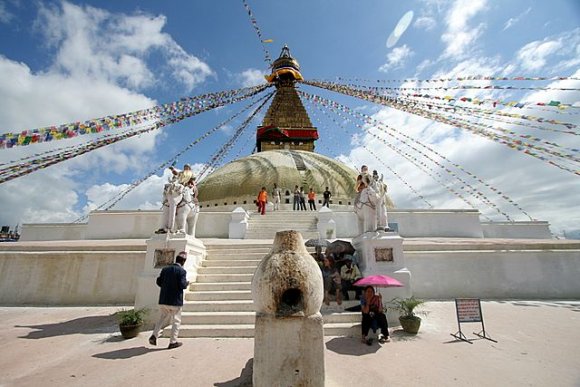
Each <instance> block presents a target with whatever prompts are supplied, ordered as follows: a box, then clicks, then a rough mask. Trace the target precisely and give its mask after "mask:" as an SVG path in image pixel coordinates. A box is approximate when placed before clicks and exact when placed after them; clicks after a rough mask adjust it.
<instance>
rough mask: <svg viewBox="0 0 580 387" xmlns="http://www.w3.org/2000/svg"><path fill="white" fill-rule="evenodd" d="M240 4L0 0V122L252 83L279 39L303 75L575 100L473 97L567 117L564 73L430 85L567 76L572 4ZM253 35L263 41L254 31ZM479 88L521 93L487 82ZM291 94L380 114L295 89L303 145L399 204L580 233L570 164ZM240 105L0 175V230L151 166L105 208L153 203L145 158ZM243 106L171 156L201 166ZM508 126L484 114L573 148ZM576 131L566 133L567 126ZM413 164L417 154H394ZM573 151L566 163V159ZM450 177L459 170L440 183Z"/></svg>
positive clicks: (55, 118) (6, 155) (561, 0)
mask: <svg viewBox="0 0 580 387" xmlns="http://www.w3.org/2000/svg"><path fill="white" fill-rule="evenodd" d="M247 4H248V5H249V7H250V8H251V12H252V17H253V21H254V23H252V22H251V20H250V17H249V15H248V12H247V10H246V8H245V7H244V3H243V1H241V0H240V1H232V0H230V1H225V0H222V1H217V0H199V1H195V2H193V1H186V0H174V1H171V2H160V1H137V0H124V1H116V2H111V1H97V0H94V1H42V2H40V1H20V0H0V101H2V103H0V133H7V132H20V131H22V130H25V129H33V128H39V127H44V126H49V125H59V124H65V123H68V122H76V121H84V120H91V119H96V118H99V117H103V116H107V115H116V114H121V113H127V112H132V111H136V110H139V109H144V108H149V107H152V106H155V105H159V104H163V103H169V102H172V101H176V100H179V99H180V98H182V97H187V96H197V95H201V94H205V93H219V92H221V91H224V90H230V89H238V88H241V87H247V86H254V85H258V84H261V83H264V79H263V75H264V74H267V73H268V62H267V61H266V60H265V56H266V55H265V51H264V50H267V51H268V54H269V56H270V57H271V58H273V59H275V58H277V57H278V55H279V53H280V50H281V48H282V47H283V46H284V44H287V45H288V46H289V48H290V52H291V54H292V56H293V57H295V58H296V59H297V60H298V61H299V62H300V65H301V71H302V74H303V76H304V78H305V79H306V80H318V81H328V82H342V83H351V84H356V85H373V86H376V85H381V86H385V87H390V88H403V89H405V90H400V91H399V92H401V93H412V91H408V88H413V87H422V88H429V89H425V90H423V91H422V92H423V93H426V92H427V93H429V95H430V97H431V98H434V97H435V96H437V97H444V96H452V97H457V98H460V97H470V98H480V99H487V100H500V101H519V102H525V103H529V104H533V103H536V102H549V101H553V100H555V101H561V102H562V103H565V104H570V105H574V104H576V106H574V107H571V108H568V109H557V108H552V109H550V108H548V107H545V108H544V109H543V110H535V108H532V107H528V106H526V108H525V109H519V110H517V111H516V110H514V109H515V108H513V107H506V106H503V105H501V104H500V105H498V106H496V107H492V106H491V105H485V106H482V107H481V109H485V110H487V111H491V110H493V111H495V112H503V113H506V114H507V113H510V112H511V113H513V112H515V113H516V114H520V115H522V114H529V115H535V116H540V115H541V116H543V117H546V118H548V119H550V118H553V119H557V120H560V121H564V122H569V123H573V124H575V125H578V124H580V119H579V118H578V117H579V116H578V113H580V110H579V109H578V108H577V107H580V92H579V91H578V89H579V88H580V81H577V80H569V79H568V80H548V81H511V82H503V83H502V82H491V81H476V82H471V83H469V84H470V85H476V86H477V88H474V89H449V90H443V89H442V87H453V86H457V85H461V84H462V83H460V82H458V81H456V80H454V79H456V78H459V77H468V76H494V77H500V76H501V77H509V78H515V77H549V78H552V77H569V78H580V23H579V22H580V3H579V2H577V1H574V0H558V1H552V2H546V1H528V0H526V1H524V0H507V1H501V2H500V1H490V0H457V1H442V0H425V1H405V2H398V1H377V0H368V1H364V2H354V1H346V0H332V1H331V0H319V1H312V0H298V1H293V2H291V3H290V2H280V1H266V0H247ZM404 22H406V23H404ZM401 23H402V24H407V28H404V27H405V26H404V25H401ZM256 29H258V31H256ZM257 32H259V33H260V36H261V38H262V39H272V43H262V42H260V39H259V38H258V33H257ZM417 80H422V81H423V82H419V81H417ZM426 80H446V81H438V82H433V83H429V82H425V81H426ZM387 81H389V82H387ZM463 84H464V85H465V82H464V83H463ZM488 85H499V86H502V85H504V86H506V85H508V86H514V87H518V88H523V87H526V88H529V90H521V89H501V90H490V89H484V87H485V86H488ZM540 87H550V88H571V89H576V90H538V88H540ZM299 90H301V91H303V92H305V93H308V94H310V95H317V96H322V97H324V98H327V99H329V100H332V101H336V102H339V103H341V104H343V105H345V106H347V107H348V108H349V109H352V111H354V112H356V113H361V114H365V115H367V116H368V117H370V119H371V120H375V121H374V122H377V123H381V125H382V124H386V125H388V127H389V128H390V130H391V132H390V133H391V134H386V132H384V131H381V130H380V129H377V124H373V125H371V124H368V123H366V124H365V123H362V122H360V121H359V122H357V121H356V120H354V119H349V118H348V117H347V116H346V115H342V116H340V115H335V114H334V113H333V112H332V111H329V110H328V109H326V110H325V108H321V107H320V105H318V104H317V103H316V102H311V101H309V100H308V99H306V98H303V101H304V105H305V107H306V109H307V110H308V112H309V114H310V115H311V119H312V122H313V124H314V125H315V126H316V127H318V130H319V134H320V140H319V141H318V142H317V144H316V150H317V151H318V152H320V153H322V154H325V155H328V156H330V157H333V158H337V159H339V160H342V161H344V162H345V163H347V164H349V165H352V166H353V167H360V165H363V164H366V165H368V166H369V167H370V169H371V170H372V169H376V170H378V171H379V173H381V174H384V178H385V180H386V182H387V184H388V186H389V193H390V195H391V197H392V199H393V201H394V203H395V206H396V207H397V208H401V209H414V208H428V207H433V208H438V209H448V208H450V209H460V208H470V205H473V206H474V207H475V208H478V209H479V210H480V211H481V212H482V220H483V221H505V220H506V217H505V215H502V214H507V215H508V216H509V218H510V219H512V220H516V221H528V220H530V219H537V220H543V221H548V222H549V223H550V227H551V230H552V232H553V233H554V234H555V235H557V236H560V237H562V236H564V235H565V236H567V237H578V238H580V208H579V207H580V206H579V204H578V203H579V200H578V197H579V193H580V184H579V183H580V176H578V175H575V174H573V173H571V172H569V171H565V170H562V169H559V168H557V167H555V166H553V165H550V164H549V163H547V162H546V161H542V160H539V159H537V158H534V157H531V156H529V155H526V154H524V153H523V152H522V151H518V150H514V149H510V148H508V147H506V146H505V145H503V144H501V143H499V142H498V141H494V139H493V138H490V137H489V136H487V137H486V136H481V135H477V134H476V133H474V132H473V131H470V130H466V129H464V128H462V127H459V126H453V125H448V124H444V123H440V122H436V121H433V120H430V119H426V118H422V117H418V116H417V115H414V114H409V113H406V112H401V111H400V110H397V109H392V108H388V107H385V106H383V105H378V104H374V103H371V102H369V101H364V100H360V99H358V98H353V97H349V96H345V95H341V94H337V93H334V92H329V91H326V90H322V89H320V88H316V87H312V86H308V85H300V86H299ZM247 105H248V102H247V101H246V102H240V103H235V104H231V105H227V106H224V107H222V108H218V109H215V110H211V111H208V112H204V113H202V114H199V115H196V116H194V117H191V118H188V119H186V120H183V121H181V122H179V123H176V124H174V125H170V126H165V127H163V128H161V129H158V130H155V131H151V132H148V133H146V134H143V135H140V136H138V137H134V138H131V139H128V140H124V141H120V142H118V143H116V144H114V145H109V146H106V147H103V148H101V149H99V150H96V151H93V152H90V153H87V154H84V155H82V156H79V157H76V158H73V159H70V160H67V161H65V162H62V163H58V164H56V165H53V166H51V167H48V168H46V169H42V170H40V171H38V172H34V173H32V174H29V175H26V176H24V177H20V178H18V179H14V180H11V181H8V182H5V183H2V184H0V203H1V206H2V211H1V212H0V225H9V226H10V227H12V228H14V227H15V226H16V225H18V224H20V225H21V224H23V223H59V222H72V221H74V220H76V219H79V218H80V217H82V216H83V215H85V214H86V213H87V212H88V211H89V210H92V209H95V208H98V207H99V206H100V205H101V204H102V203H104V202H105V201H107V200H108V199H110V198H111V197H114V196H115V195H117V194H118V193H119V192H121V191H123V190H124V189H126V188H127V187H128V186H130V185H131V184H132V183H133V182H136V181H139V180H141V179H142V178H143V177H145V176H147V175H149V174H151V173H152V172H155V173H154V174H153V175H152V176H150V177H149V178H148V179H146V180H145V181H144V182H142V183H141V184H139V185H138V186H137V187H136V188H135V189H134V190H132V191H131V192H130V193H129V194H128V195H127V196H125V197H124V198H123V199H122V200H121V201H120V202H118V203H117V204H116V206H115V207H114V208H113V209H159V208H160V202H161V190H162V185H163V183H164V182H165V181H166V180H167V177H168V176H169V172H168V171H167V170H163V169H158V167H159V166H160V165H162V164H163V163H164V162H166V161H167V160H169V159H170V158H172V157H173V156H174V155H175V154H177V153H178V152H180V151H181V150H182V149H184V148H185V147H186V146H187V145H188V144H191V143H192V142H193V141H195V140H196V139H198V138H199V137H201V136H202V135H203V134H205V133H207V132H208V131H210V130H212V129H213V128H214V127H216V125H218V124H219V123H220V122H222V121H224V120H226V119H228V118H229V117H231V116H232V115H234V114H236V113H238V112H239V111H240V110H241V109H242V108H244V107H245V106H247ZM463 106H467V107H470V108H473V107H474V106H473V105H469V104H464V105H463ZM353 114H354V113H353ZM247 116H248V113H243V114H241V115H240V118H239V119H238V120H234V121H232V122H231V123H230V124H228V125H226V126H224V127H222V128H220V129H219V130H216V131H214V132H213V134H211V135H210V136H207V138H205V139H204V140H203V141H200V142H199V144H197V145H195V146H192V147H191V149H190V150H188V151H187V152H185V153H184V154H182V155H181V156H180V157H179V160H178V164H179V165H182V164H184V163H190V164H192V165H193V166H194V170H195V171H200V170H201V169H202V168H203V166H204V165H205V164H207V162H208V161H209V160H210V159H211V158H212V156H213V155H214V154H215V153H216V152H217V151H218V150H219V149H220V148H221V147H222V146H223V145H224V144H225V143H226V142H227V141H228V139H230V138H231V136H233V134H234V133H235V131H236V130H237V128H238V127H239V125H240V124H241V121H242V120H243V119H245V118H247ZM261 117H263V112H260V113H258V115H257V116H256V119H255V120H253V121H252V122H251V123H250V124H249V126H248V129H247V130H246V131H244V132H243V133H242V135H241V136H240V137H239V139H238V140H237V141H236V142H235V143H234V145H233V147H232V148H231V150H230V151H229V152H228V153H227V155H226V157H225V158H224V160H223V162H222V165H223V163H226V162H229V161H231V160H234V159H237V158H239V157H243V156H246V155H249V154H251V152H252V151H253V148H254V145H255V128H256V127H257V126H258V125H260V123H261ZM500 118H502V119H506V118H505V117H500ZM470 119H471V120H480V121H479V122H481V123H485V124H486V125H491V123H490V121H483V119H478V118H473V117H471V118H470ZM519 121H520V122H523V124H522V125H516V124H514V123H510V122H507V123H504V122H497V121H494V122H493V124H494V125H497V126H501V128H504V129H506V130H510V131H513V132H516V133H518V134H521V135H531V136H536V137H539V138H541V139H542V140H544V141H549V142H553V143H557V144H558V146H560V147H561V148H559V149H564V150H565V151H566V152H568V153H573V152H575V151H574V150H575V149H576V150H577V149H578V148H580V141H579V140H578V136H577V135H574V134H572V135H571V134H565V133H562V132H558V131H554V130H552V129H556V128H561V126H557V125H549V124H541V125H540V124H538V123H537V122H530V121H521V120H519ZM534 125H536V126H542V127H543V128H544V130H540V129H538V128H536V127H533V126H534ZM393 131H394V132H393ZM574 131H575V132H576V133H580V130H579V129H578V128H576V129H574ZM393 133H395V134H393ZM400 133H402V134H404V135H405V136H408V137H404V138H403V137H401V136H400ZM96 138H98V135H84V136H78V137H76V138H73V139H67V140H60V141H51V142H46V143H42V144H33V145H29V146H19V147H13V148H11V149H0V163H8V162H10V161H18V160H21V159H23V158H25V157H27V156H31V155H37V154H40V153H42V152H45V151H48V150H50V149H54V148H61V147H75V146H80V145H81V144H83V143H85V142H87V141H90V140H94V139H96ZM405 138H406V139H409V138H412V139H413V140H405ZM409 141H416V142H413V144H415V148H410V147H408V142H409ZM387 144H390V146H387ZM424 146H425V147H429V148H430V149H434V150H435V151H436V152H437V153H438V154H440V155H443V156H444V157H445V159H446V160H449V161H448V162H447V161H445V162H443V161H441V160H442V159H440V158H433V157H434V156H432V157H431V158H425V157H424V154H425V152H426V153H429V152H430V151H425V149H427V148H424ZM414 149H423V150H424V153H421V152H419V153H418V152H417V151H416V150H414ZM405 154H406V155H408V156H407V157H404V155H405ZM409 155H410V156H409ZM431 155H432V154H431ZM576 156H577V153H576ZM409 157H410V158H409ZM413 159H414V160H416V162H415V163H414V162H412V161H409V160H413ZM421 163H423V164H421ZM445 163H452V164H453V165H456V166H460V169H457V168H452V169H453V170H454V171H455V175H453V174H452V175H449V174H445V173H441V174H439V173H440V172H442V170H441V169H440V168H441V167H440V165H438V164H445ZM578 164H579V163H578V162H574V161H569V162H567V164H566V165H567V166H568V167H569V168H571V169H572V170H576V171H578V170H580V167H579V165H578ZM418 165H419V166H421V165H427V169H425V168H424V167H418ZM445 165H449V164H445ZM429 168H430V169H429ZM429 171H435V172H429ZM462 171H469V173H470V174H471V175H462V173H463V172H462ZM458 176H459V177H461V178H462V179H463V180H461V179H460V180H457V179H454V178H455V177H458ZM470 176H476V180H477V181H476V180H473V179H471V177H470ZM470 179H471V180H470ZM465 184H468V185H470V187H472V188H473V189H474V190H475V191H478V192H480V193H481V195H482V196H479V199H478V198H472V199H469V200H468V202H466V201H464V200H462V199H461V198H458V197H457V195H454V194H453V192H454V191H455V192H457V191H458V190H461V189H462V187H463V189H465ZM489 187H493V188H494V189H495V191H492V190H490V189H489ZM495 192H502V194H503V195H505V196H507V197H509V198H510V200H511V202H508V201H506V200H503V199H502V198H501V197H500V196H501V195H496V194H495ZM490 203H491V204H490ZM514 203H515V204H514Z"/></svg>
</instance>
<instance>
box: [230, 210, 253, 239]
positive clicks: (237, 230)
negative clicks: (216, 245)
mask: <svg viewBox="0 0 580 387" xmlns="http://www.w3.org/2000/svg"><path fill="white" fill-rule="evenodd" d="M248 218H249V215H248V213H247V212H246V211H245V210H244V209H243V208H242V207H236V209H235V210H233V211H232V217H231V220H230V224H229V227H228V229H229V230H228V231H229V232H228V235H229V238H230V239H244V237H245V236H246V231H248Z"/></svg>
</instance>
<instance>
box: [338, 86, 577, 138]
mask: <svg viewBox="0 0 580 387" xmlns="http://www.w3.org/2000/svg"><path fill="white" fill-rule="evenodd" d="M341 86H347V87H349V88H351V89H353V90H359V91H362V92H367V91H365V89H364V88H362V89H363V90H361V88H359V87H357V86H350V85H341ZM368 90H369V91H368V93H370V94H374V95H377V96H379V97H385V98H392V99H396V100H399V101H402V102H404V101H415V102H419V101H417V98H422V99H429V100H433V99H435V100H440V101H444V102H445V104H446V105H445V106H451V107H454V108H458V109H463V110H470V111H479V112H483V113H485V114H488V115H499V116H504V117H510V118H520V119H524V120H529V121H536V122H541V123H547V124H553V125H563V126H565V127H566V128H568V129H574V128H577V127H578V125H576V124H574V123H570V122H564V121H560V120H555V119H551V120H547V119H545V118H544V117H537V116H532V115H529V114H518V113H513V112H504V111H500V110H489V109H478V108H472V107H468V106H463V105H459V104H458V103H459V102H473V103H475V104H476V105H481V103H480V102H481V101H482V100H479V99H477V98H473V99H472V98H465V97H463V98H454V97H452V96H449V95H447V96H443V97H440V96H432V95H429V94H406V93H379V92H378V91H376V92H375V91H374V90H373V89H372V88H371V89H368ZM405 97H407V98H405ZM421 102H423V101H421ZM552 102H554V101H552ZM558 103H559V102H558ZM427 105H428V106H431V105H433V106H436V105H437V104H436V103H435V102H430V103H427ZM439 106H441V105H439ZM505 106H507V107H516V108H521V107H523V106H524V105H523V104H522V103H517V102H515V101H511V102H507V103H506V104H505ZM494 107H496V104H495V102H494ZM574 114H576V113H574ZM565 133H572V134H577V132H575V131H570V132H565Z"/></svg>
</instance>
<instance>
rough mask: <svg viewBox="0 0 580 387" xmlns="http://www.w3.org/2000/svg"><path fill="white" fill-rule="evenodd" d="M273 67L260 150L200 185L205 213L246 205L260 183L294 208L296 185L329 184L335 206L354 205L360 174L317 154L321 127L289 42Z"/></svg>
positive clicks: (316, 188) (258, 141)
mask: <svg viewBox="0 0 580 387" xmlns="http://www.w3.org/2000/svg"><path fill="white" fill-rule="evenodd" d="M271 68H272V72H271V74H269V75H267V76H266V77H265V78H266V80H267V81H268V82H270V83H272V84H273V85H274V86H275V87H276V94H275V95H274V98H273V100H272V103H271V104H270V107H269V108H268V111H267V113H266V116H265V117H264V120H263V122H262V125H260V126H259V127H258V128H257V131H256V150H257V152H256V153H255V154H252V155H250V156H247V157H243V158H240V159H237V160H234V161H232V162H230V163H228V164H226V165H224V166H223V167H221V168H218V169H217V170H215V171H214V172H213V173H212V174H211V175H209V176H208V177H207V178H205V179H204V180H203V181H202V182H201V183H200V184H199V196H198V199H199V201H200V206H201V209H202V211H223V210H224V209H226V208H227V209H231V208H232V207H236V206H243V207H245V208H248V205H251V204H253V202H254V200H255V199H256V196H257V194H258V192H259V191H260V188H261V187H262V186H265V187H267V188H268V189H270V188H271V187H272V186H273V185H274V183H276V184H277V185H278V187H280V189H282V209H291V205H292V204H291V203H292V199H291V196H292V193H293V191H294V188H295V186H298V187H304V190H305V191H306V192H308V190H309V189H310V188H312V189H314V192H317V193H319V196H321V195H320V194H321V193H322V192H324V191H325V189H326V187H329V189H330V192H332V204H333V207H334V208H336V207H335V206H341V207H344V208H346V207H347V206H352V204H353V199H354V197H355V190H354V188H355V181H356V177H357V175H358V173H357V171H355V170H354V169H352V168H351V167H349V166H347V165H345V164H343V163H342V162H340V161H338V160H335V159H332V158H330V157H326V156H323V155H321V154H318V153H316V152H315V148H316V146H315V141H316V140H318V130H317V129H316V127H314V126H313V125H312V122H311V121H310V118H309V117H308V113H307V112H306V109H305V108H304V105H303V104H302V101H301V100H300V97H299V96H298V93H297V91H296V82H297V81H300V80H302V79H303V78H302V74H301V73H300V65H299V64H298V61H297V60H296V59H294V58H293V57H292V56H291V54H290V49H289V48H288V46H284V48H283V49H282V52H281V53H280V57H279V58H278V59H276V60H275V61H274V62H273V63H272V67H271ZM285 206H286V207H285ZM390 207H393V206H392V202H390Z"/></svg>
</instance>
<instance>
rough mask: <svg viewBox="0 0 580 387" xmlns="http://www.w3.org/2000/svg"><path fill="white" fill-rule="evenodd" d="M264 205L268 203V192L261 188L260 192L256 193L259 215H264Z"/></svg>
mask: <svg viewBox="0 0 580 387" xmlns="http://www.w3.org/2000/svg"><path fill="white" fill-rule="evenodd" d="M266 203H268V192H266V187H262V190H261V191H260V193H258V212H259V213H260V214H261V215H265V214H266Z"/></svg>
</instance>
